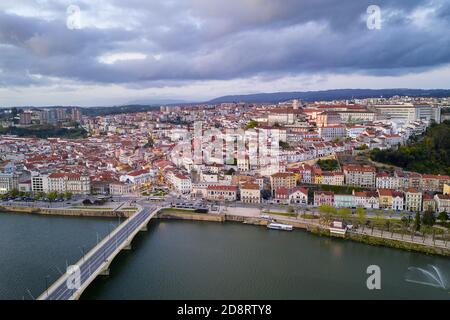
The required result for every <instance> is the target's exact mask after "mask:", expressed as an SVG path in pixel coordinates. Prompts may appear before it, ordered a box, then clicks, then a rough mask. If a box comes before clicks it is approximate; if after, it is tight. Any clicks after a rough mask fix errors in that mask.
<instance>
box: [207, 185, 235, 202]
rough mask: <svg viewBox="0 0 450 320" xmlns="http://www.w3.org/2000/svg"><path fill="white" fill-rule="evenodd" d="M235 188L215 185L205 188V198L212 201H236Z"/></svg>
mask: <svg viewBox="0 0 450 320" xmlns="http://www.w3.org/2000/svg"><path fill="white" fill-rule="evenodd" d="M237 190H238V189H237V186H231V185H216V186H208V187H207V195H206V198H207V199H208V200H213V201H236V199H237Z"/></svg>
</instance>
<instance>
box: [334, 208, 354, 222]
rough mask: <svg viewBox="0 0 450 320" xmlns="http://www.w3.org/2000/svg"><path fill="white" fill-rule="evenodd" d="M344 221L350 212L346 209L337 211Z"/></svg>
mask: <svg viewBox="0 0 450 320" xmlns="http://www.w3.org/2000/svg"><path fill="white" fill-rule="evenodd" d="M337 213H338V214H339V215H340V216H341V217H342V218H343V219H344V220H345V219H348V217H349V216H350V215H351V214H352V211H351V210H350V209H348V208H343V209H339V210H338V212H337Z"/></svg>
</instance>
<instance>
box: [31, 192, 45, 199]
mask: <svg viewBox="0 0 450 320" xmlns="http://www.w3.org/2000/svg"><path fill="white" fill-rule="evenodd" d="M42 197H43V194H42V192H36V193H35V194H34V197H33V199H34V200H40V199H42Z"/></svg>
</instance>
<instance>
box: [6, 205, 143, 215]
mask: <svg viewBox="0 0 450 320" xmlns="http://www.w3.org/2000/svg"><path fill="white" fill-rule="evenodd" d="M0 211H5V212H13V213H24V214H36V215H46V216H72V217H100V218H101V217H105V218H116V217H129V216H130V215H131V214H133V213H134V212H130V211H120V210H118V211H113V210H89V209H68V208H32V207H18V206H0Z"/></svg>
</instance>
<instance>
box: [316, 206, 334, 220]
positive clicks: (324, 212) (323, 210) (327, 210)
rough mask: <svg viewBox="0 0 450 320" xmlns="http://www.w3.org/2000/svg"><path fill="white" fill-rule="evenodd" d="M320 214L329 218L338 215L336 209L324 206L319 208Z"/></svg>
mask: <svg viewBox="0 0 450 320" xmlns="http://www.w3.org/2000/svg"><path fill="white" fill-rule="evenodd" d="M319 214H320V215H322V216H325V217H327V218H329V217H330V216H332V215H335V214H336V208H333V207H331V206H328V205H325V204H323V205H321V206H320V207H319Z"/></svg>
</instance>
